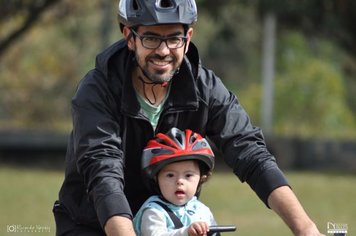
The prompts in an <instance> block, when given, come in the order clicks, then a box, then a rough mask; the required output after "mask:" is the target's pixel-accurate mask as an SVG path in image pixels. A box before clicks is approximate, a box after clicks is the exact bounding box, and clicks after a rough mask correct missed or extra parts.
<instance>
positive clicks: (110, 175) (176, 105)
mask: <svg viewBox="0 0 356 236" xmlns="http://www.w3.org/2000/svg"><path fill="white" fill-rule="evenodd" d="M132 65H133V55H132V53H131V52H130V51H128V49H127V45H126V42H125V41H119V42H117V43H116V44H114V45H112V46H111V47H109V48H108V49H107V50H105V51H104V52H103V53H101V54H99V55H98V56H97V59H96V66H95V69H93V70H91V71H90V72H89V73H88V74H87V75H86V76H85V77H84V79H83V80H82V81H81V83H80V84H79V86H78V90H77V92H76V94H75V96H74V98H73V100H72V114H73V125H74V128H73V131H72V133H71V136H70V139H69V143H68V150H67V156H66V174H65V180H64V183H63V186H62V188H61V191H60V194H59V201H60V203H61V205H62V206H63V207H64V208H65V209H66V211H67V212H68V214H69V215H70V216H71V218H72V219H73V220H74V221H76V222H78V223H82V224H96V225H97V226H98V227H100V225H101V226H103V225H104V224H105V222H106V221H107V220H108V218H110V217H111V216H113V215H120V214H124V215H125V214H126V215H129V216H131V217H132V216H133V215H134V214H135V213H136V211H137V210H138V209H139V207H140V206H141V204H142V203H143V202H144V201H145V200H146V198H147V197H148V196H149V195H150V193H149V191H148V190H147V189H145V187H144V184H143V181H142V180H141V176H140V173H141V172H140V159H141V152H142V149H143V147H144V146H145V145H146V143H147V141H148V140H149V139H150V138H152V137H153V136H154V134H155V133H157V132H163V133H165V132H167V131H168V130H169V129H170V128H171V127H177V128H179V129H182V130H184V129H186V128H189V129H192V130H193V131H195V132H198V133H200V134H202V135H203V136H207V137H208V139H209V140H210V141H212V142H213V143H214V144H215V146H216V147H217V149H218V150H219V151H220V152H221V154H220V155H218V156H219V157H221V158H224V160H225V162H226V163H227V165H228V166H230V167H231V168H232V170H233V172H234V173H235V174H236V175H237V176H238V177H239V179H240V180H241V181H242V182H244V181H246V182H247V183H248V184H249V185H250V186H251V187H252V189H254V191H256V193H257V195H258V196H259V197H260V198H261V199H262V200H263V201H264V202H265V203H266V204H267V197H268V195H269V194H270V192H271V191H272V190H273V189H275V188H276V187H279V186H282V185H287V182H286V180H285V178H284V176H283V174H282V173H281V171H280V170H279V168H278V167H277V165H276V162H275V159H274V157H273V156H272V155H271V154H270V153H269V152H268V151H267V149H266V145H265V142H264V138H263V135H262V133H261V130H260V129H258V128H256V127H254V126H252V124H251V123H250V120H249V117H248V115H247V114H246V112H245V111H244V109H243V108H242V107H241V105H240V104H239V102H238V100H237V99H236V97H235V96H234V95H233V94H232V93H230V92H229V91H228V90H227V89H226V88H225V86H224V85H223V83H222V82H221V80H220V79H219V78H218V77H217V76H216V75H215V74H214V73H213V72H212V71H210V70H207V69H205V68H203V67H202V66H201V64H200V59H199V55H198V52H197V49H196V47H195V46H194V45H193V44H192V43H191V44H190V47H189V51H188V53H187V55H186V57H185V58H184V60H183V63H182V66H181V68H180V71H179V73H178V74H176V75H175V76H174V78H173V79H172V84H171V91H170V94H169V97H168V98H167V101H166V103H165V105H164V109H163V111H162V114H161V117H160V119H159V122H158V125H157V128H156V131H154V130H153V128H152V126H151V124H150V122H149V120H148V119H147V118H146V117H145V116H144V115H143V113H142V110H141V108H140V105H139V103H138V101H137V99H136V95H135V91H134V88H133V85H132V82H131V66H132ZM231 200H232V201H234V199H231ZM98 220H99V222H98ZM99 223H100V225H99Z"/></svg>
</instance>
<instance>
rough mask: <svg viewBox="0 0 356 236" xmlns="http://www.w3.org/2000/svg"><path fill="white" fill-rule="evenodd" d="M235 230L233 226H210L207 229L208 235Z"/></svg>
mask: <svg viewBox="0 0 356 236" xmlns="http://www.w3.org/2000/svg"><path fill="white" fill-rule="evenodd" d="M235 230H236V226H234V225H212V226H210V227H209V234H213V233H220V232H233V231H235Z"/></svg>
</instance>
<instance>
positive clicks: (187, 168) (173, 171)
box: [158, 160, 200, 205]
mask: <svg viewBox="0 0 356 236" xmlns="http://www.w3.org/2000/svg"><path fill="white" fill-rule="evenodd" d="M199 181H200V170H199V165H198V163H197V162H196V161H193V160H188V161H180V162H175V163H171V164H168V165H167V166H165V167H164V168H163V169H162V170H161V171H160V172H159V174H158V184H159V188H160V190H161V193H162V195H163V197H164V198H165V199H166V200H168V201H169V202H171V203H173V204H175V205H184V204H186V203H187V202H188V201H189V200H190V199H192V197H193V196H194V195H195V193H196V191H197V187H198V184H199Z"/></svg>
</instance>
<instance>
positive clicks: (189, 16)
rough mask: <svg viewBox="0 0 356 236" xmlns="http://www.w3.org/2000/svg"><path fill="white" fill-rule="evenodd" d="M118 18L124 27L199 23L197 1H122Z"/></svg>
mask: <svg viewBox="0 0 356 236" xmlns="http://www.w3.org/2000/svg"><path fill="white" fill-rule="evenodd" d="M118 18H119V22H120V26H121V30H122V26H123V25H125V26H127V27H135V26H139V25H157V24H177V23H180V24H183V25H191V24H194V23H195V22H196V21H197V18H198V13H197V6H196V3H195V0H120V3H119V9H118Z"/></svg>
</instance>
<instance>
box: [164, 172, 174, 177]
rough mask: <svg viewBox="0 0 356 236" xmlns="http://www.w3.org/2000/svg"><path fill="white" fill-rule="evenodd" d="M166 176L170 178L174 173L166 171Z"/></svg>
mask: <svg viewBox="0 0 356 236" xmlns="http://www.w3.org/2000/svg"><path fill="white" fill-rule="evenodd" d="M166 176H167V177H168V178H172V177H173V176H174V174H173V173H167V174H166Z"/></svg>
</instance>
